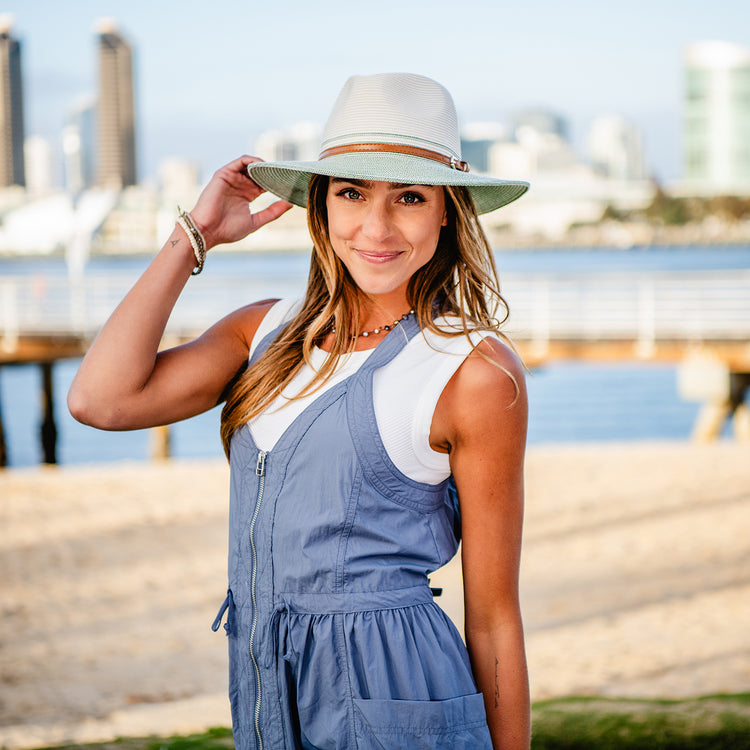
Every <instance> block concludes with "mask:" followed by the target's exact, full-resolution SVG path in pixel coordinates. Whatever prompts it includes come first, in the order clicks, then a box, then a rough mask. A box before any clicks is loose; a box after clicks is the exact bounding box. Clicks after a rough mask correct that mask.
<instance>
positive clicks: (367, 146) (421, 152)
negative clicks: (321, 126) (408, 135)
mask: <svg viewBox="0 0 750 750" xmlns="http://www.w3.org/2000/svg"><path fill="white" fill-rule="evenodd" d="M357 151H387V152H388V153H392V154H408V155H409V156H421V157H422V158H423V159H432V160H433V161H439V162H440V163H441V164H445V165H447V166H449V167H451V169H457V170H459V171H461V172H468V171H469V165H468V164H467V162H465V161H461V160H460V159H456V157H455V156H446V155H445V154H440V153H438V152H437V151H430V150H429V149H426V148H418V147H417V146H404V145H401V144H396V143H349V144H347V145H345V146H333V147H332V148H327V149H326V150H325V151H322V152H321V154H320V156H319V157H318V159H325V158H327V157H329V156H336V155H338V154H349V153H352V152H357Z"/></svg>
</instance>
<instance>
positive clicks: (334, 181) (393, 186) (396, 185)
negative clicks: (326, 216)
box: [331, 177, 435, 190]
mask: <svg viewBox="0 0 750 750" xmlns="http://www.w3.org/2000/svg"><path fill="white" fill-rule="evenodd" d="M340 183H346V184H347V185H356V186H357V187H361V188H365V189H367V188H372V186H373V185H374V184H375V182H374V180H357V179H354V178H351V179H349V178H346V177H331V185H338V184H340ZM387 184H388V188H389V189H390V190H401V189H402V188H408V187H420V188H431V187H435V186H434V185H419V184H417V183H408V182H389V183H387Z"/></svg>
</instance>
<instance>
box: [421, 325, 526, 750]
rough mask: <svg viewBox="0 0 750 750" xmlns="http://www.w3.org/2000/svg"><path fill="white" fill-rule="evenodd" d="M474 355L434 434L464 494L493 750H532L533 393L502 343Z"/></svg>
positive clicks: (465, 552) (470, 617)
mask: <svg viewBox="0 0 750 750" xmlns="http://www.w3.org/2000/svg"><path fill="white" fill-rule="evenodd" d="M479 348H480V349H481V351H482V352H484V353H485V354H486V355H488V356H489V357H490V358H491V359H492V360H494V362H495V363H496V364H499V365H500V366H501V367H502V368H505V370H507V371H508V372H509V373H510V374H512V376H513V378H514V379H515V381H516V385H514V383H513V380H512V379H511V377H509V375H508V372H504V371H503V369H501V368H500V367H497V366H496V365H495V364H493V363H492V362H488V361H487V360H486V359H484V358H482V357H481V356H479V354H478V353H477V352H474V353H472V355H470V356H469V357H468V358H467V360H466V361H465V362H464V364H463V365H462V366H461V367H460V368H459V370H458V371H457V372H456V374H455V375H454V377H453V378H452V379H451V381H450V382H449V383H448V385H447V386H446V388H445V390H444V392H443V394H442V395H441V397H440V401H439V402H438V406H437V409H436V411H435V416H434V418H433V427H432V433H431V442H434V447H436V448H441V447H442V448H444V449H445V448H447V449H448V450H449V452H450V463H451V469H452V472H453V476H454V478H455V480H456V487H457V489H458V495H459V499H460V507H461V524H462V538H463V539H462V563H463V575H464V606H465V612H466V620H465V630H466V642H467V646H468V649H469V655H470V657H471V662H472V668H473V670H474V676H475V678H476V680H477V684H478V687H479V689H480V690H481V692H482V693H483V694H484V704H485V709H486V713H487V721H488V724H489V728H490V734H491V736H492V741H493V746H494V748H495V750H528V748H529V742H530V718H529V714H530V709H529V686H528V674H527V669H526V656H525V649H524V638H523V625H522V622H521V613H520V606H519V597H518V570H519V558H520V553H521V527H522V521H523V461H524V451H525V443H526V422H527V411H528V408H527V399H526V390H525V383H524V373H523V369H522V367H521V366H520V363H519V362H518V360H517V358H516V357H515V355H513V353H512V352H511V351H510V350H509V349H508V348H507V347H505V346H503V345H502V344H500V343H498V342H496V341H494V340H491V339H487V340H485V341H484V342H482V344H480V347H479Z"/></svg>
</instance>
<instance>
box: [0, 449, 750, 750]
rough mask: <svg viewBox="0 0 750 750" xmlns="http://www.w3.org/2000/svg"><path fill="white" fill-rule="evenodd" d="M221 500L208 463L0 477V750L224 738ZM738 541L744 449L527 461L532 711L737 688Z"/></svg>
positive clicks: (543, 453)
mask: <svg viewBox="0 0 750 750" xmlns="http://www.w3.org/2000/svg"><path fill="white" fill-rule="evenodd" d="M227 495H228V473H227V469H226V466H225V464H224V463H223V462H221V461H189V462H187V461H186V462H183V461H170V462H165V463H154V464H118V465H108V466H90V467H60V468H34V469H11V470H6V471H4V472H0V529H2V532H1V533H0V580H1V581H2V589H1V590H0V608H1V612H2V617H1V618H0V746H1V747H2V748H7V749H8V750H10V749H16V748H17V749H20V748H29V747H38V746H42V745H45V744H56V743H63V742H66V741H93V740H101V739H109V738H113V737H115V736H121V735H131V736H136V735H145V734H163V735H164V734H171V733H175V732H177V733H182V732H190V731H199V730H202V729H205V728H206V727H209V726H216V725H228V724H229V722H230V720H229V707H228V701H227V698H226V694H225V690H226V642H225V638H224V636H223V631H220V632H219V633H212V632H211V629H210V625H211V622H212V620H213V618H214V616H215V614H216V611H217V609H218V607H219V605H220V604H221V601H222V599H223V597H224V594H225V590H226V583H225V581H226V525H227ZM748 540H750V446H748V444H746V443H745V444H741V443H732V442H721V443H716V444H707V445H698V444H687V443H639V444H627V445H625V444H623V445H605V446H564V447H563V446H550V447H541V446H538V447H533V448H531V449H530V451H529V455H528V460H527V512H526V531H525V541H524V552H523V570H522V592H523V608H524V618H525V623H526V630H527V648H528V659H529V667H530V673H531V688H532V697H533V698H534V699H535V700H537V699H543V698H550V697H555V696H567V695H581V694H587V695H591V694H594V695H603V696H627V697H686V696H693V695H705V694H710V693H720V692H737V691H748V690H750V544H749V543H748ZM432 583H433V585H439V586H443V587H444V589H445V593H444V596H443V597H442V598H441V599H440V600H439V601H440V603H441V605H442V606H444V608H445V609H446V610H447V611H448V613H449V614H450V615H451V617H453V618H454V619H455V620H456V622H457V624H458V625H459V627H460V626H461V619H462V618H461V583H460V569H459V567H458V566H457V565H455V564H451V565H450V566H448V568H447V569H444V570H442V571H440V572H439V573H438V574H436V575H435V576H434V578H433V581H432Z"/></svg>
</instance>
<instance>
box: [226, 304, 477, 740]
mask: <svg viewBox="0 0 750 750" xmlns="http://www.w3.org/2000/svg"><path fill="white" fill-rule="evenodd" d="M417 332H418V324H417V322H416V320H414V319H413V318H411V319H409V320H407V321H405V323H404V324H403V325H402V326H401V327H399V328H396V329H395V330H394V331H393V332H392V333H391V334H390V335H388V336H387V337H386V338H385V339H384V340H383V341H382V342H381V343H380V344H379V346H378V347H377V348H376V349H375V351H373V353H372V354H371V355H370V356H369V357H368V359H367V360H366V361H365V363H364V364H363V365H362V366H361V367H360V368H359V370H358V371H357V372H355V373H354V374H353V375H351V376H350V377H348V378H347V379H346V380H344V381H342V382H341V383H338V384H337V385H335V386H333V387H332V388H331V389H330V390H328V391H325V392H324V393H323V394H321V395H320V396H319V397H318V398H317V399H316V400H315V401H314V402H313V403H312V404H310V405H309V406H308V407H307V409H306V410H305V411H303V412H302V414H300V415H299V416H298V417H297V419H295V421H294V422H293V423H292V424H291V425H290V426H289V428H288V429H287V430H286V432H285V433H284V434H283V435H282V436H281V438H280V439H279V440H278V442H277V443H276V445H275V446H274V448H273V449H272V450H271V451H268V452H265V451H261V450H259V449H258V448H257V447H256V445H255V443H254V442H253V439H252V436H251V433H250V430H249V428H247V427H244V428H241V429H239V430H237V432H236V433H235V435H234V437H233V439H232V443H231V460H230V465H231V496H230V515H229V527H230V532H229V536H230V538H229V592H228V594H227V597H226V599H225V602H224V605H223V606H222V609H221V611H220V612H219V615H218V616H217V619H216V621H215V622H214V626H213V627H214V630H217V629H218V628H219V626H220V623H221V619H222V617H223V614H224V612H226V613H227V622H226V624H225V625H224V627H225V629H226V630H227V634H228V636H229V694H230V702H231V707H232V724H233V729H234V738H235V744H236V747H237V750H249V749H250V748H258V749H259V750H272V749H273V750H277V749H278V750H282V749H284V750H292V749H293V748H339V749H343V748H346V749H347V750H373V749H374V748H379V749H381V750H382V749H383V748H388V749H391V748H392V749H394V750H395V748H399V750H401V749H403V748H409V750H419V749H420V748H424V749H425V750H428V749H429V750H435V749H437V748H444V749H445V750H448V748H450V750H462V749H466V750H469V748H470V749H471V750H482V749H490V748H491V747H492V745H491V741H490V736H489V731H488V729H487V723H486V719H485V712H484V705H483V700H482V695H481V694H480V693H477V689H476V685H475V682H474V678H473V676H472V672H471V667H470V664H469V659H468V654H467V652H466V648H465V646H464V644H463V642H462V640H461V637H460V635H459V633H458V632H457V630H456V628H455V627H454V625H453V623H452V622H451V621H450V620H449V619H448V617H447V616H446V615H445V613H444V612H443V610H442V609H440V607H439V606H438V605H437V604H436V603H435V602H434V601H433V595H432V592H431V589H430V587H429V585H428V579H427V576H428V574H429V573H430V572H432V571H433V570H435V569H436V568H438V567H440V566H441V565H443V564H445V563H446V562H447V561H448V560H449V559H450V558H451V557H453V555H454V554H455V552H456V549H457V545H458V540H457V533H456V527H457V521H458V519H457V513H456V510H455V506H454V503H453V501H452V499H451V494H452V493H451V492H449V480H446V481H444V482H443V483H441V484H438V485H429V484H422V483H420V482H415V481H413V480H411V479H409V478H408V477H406V476H405V475H404V474H402V473H401V472H400V471H399V470H398V469H397V468H396V467H395V465H394V464H393V463H392V461H391V460H390V458H389V456H388V454H387V453H386V450H385V448H384V446H383V443H382V441H381V439H380V435H379V432H378V428H377V424H376V421H375V411H374V406H373V397H372V389H373V373H374V371H375V370H376V369H377V368H379V367H383V366H384V365H386V364H387V363H388V362H389V361H391V360H392V359H393V357H395V356H396V355H397V354H398V353H399V352H400V351H401V349H402V348H403V346H404V345H405V343H406V340H407V338H410V337H412V336H414V335H415V334H416V333H417ZM275 334H276V331H274V332H273V333H271V334H269V336H267V337H266V339H264V340H263V342H261V344H260V346H259V347H258V351H257V352H255V355H254V357H257V356H259V355H260V353H261V352H262V351H263V350H264V349H265V347H266V346H267V345H268V344H269V343H270V341H271V340H272V339H273V336H274V335H275ZM404 334H405V335H404Z"/></svg>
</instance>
